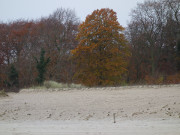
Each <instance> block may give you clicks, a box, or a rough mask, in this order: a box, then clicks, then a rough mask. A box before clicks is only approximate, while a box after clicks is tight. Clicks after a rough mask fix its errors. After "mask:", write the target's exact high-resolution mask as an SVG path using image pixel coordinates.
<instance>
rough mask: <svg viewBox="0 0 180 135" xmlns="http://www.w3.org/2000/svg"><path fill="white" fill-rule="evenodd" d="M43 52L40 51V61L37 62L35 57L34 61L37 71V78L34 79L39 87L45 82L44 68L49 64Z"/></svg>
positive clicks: (48, 59)
mask: <svg viewBox="0 0 180 135" xmlns="http://www.w3.org/2000/svg"><path fill="white" fill-rule="evenodd" d="M44 55H45V50H44V49H41V56H40V59H39V61H38V59H37V58H36V57H35V60H36V63H37V65H36V68H37V70H38V77H37V78H36V80H37V82H38V84H39V85H42V84H43V82H44V80H45V76H44V75H45V73H46V67H47V64H48V63H49V62H50V58H49V57H48V58H47V59H45V56H44Z"/></svg>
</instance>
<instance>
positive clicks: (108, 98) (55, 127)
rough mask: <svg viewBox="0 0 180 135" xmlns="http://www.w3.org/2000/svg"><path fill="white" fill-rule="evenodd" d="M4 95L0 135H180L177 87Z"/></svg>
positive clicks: (120, 88)
mask: <svg viewBox="0 0 180 135" xmlns="http://www.w3.org/2000/svg"><path fill="white" fill-rule="evenodd" d="M8 95H9V97H4V98H2V97H0V135H39V134H41V135H112V134H113V135H120V134H123V135H180V85H172V86H149V87H148V86H144V87H143V86H134V87H108V88H91V89H88V88H83V89H64V90H60V91H58V90H49V91H45V90H44V91H43V90H39V91H36V90H22V91H21V92H20V93H17V94H15V93H9V94H8ZM114 115H115V122H116V123H114V117H113V116H114Z"/></svg>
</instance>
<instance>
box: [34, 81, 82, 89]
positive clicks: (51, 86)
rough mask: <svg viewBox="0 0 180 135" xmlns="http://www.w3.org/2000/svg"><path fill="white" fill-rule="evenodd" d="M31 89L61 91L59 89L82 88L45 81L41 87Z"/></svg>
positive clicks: (75, 85) (80, 86) (78, 85)
mask: <svg viewBox="0 0 180 135" xmlns="http://www.w3.org/2000/svg"><path fill="white" fill-rule="evenodd" d="M32 88H33V89H61V88H84V86H83V85H81V84H73V83H72V84H64V83H57V82H55V81H45V82H44V83H43V85H41V86H35V87H32Z"/></svg>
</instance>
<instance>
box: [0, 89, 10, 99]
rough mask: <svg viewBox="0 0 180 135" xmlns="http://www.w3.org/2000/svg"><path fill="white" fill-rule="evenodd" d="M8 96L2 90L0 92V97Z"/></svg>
mask: <svg viewBox="0 0 180 135" xmlns="http://www.w3.org/2000/svg"><path fill="white" fill-rule="evenodd" d="M7 96H8V94H7V93H6V92H5V91H4V90H0V97H7Z"/></svg>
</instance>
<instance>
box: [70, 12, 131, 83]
mask: <svg viewBox="0 0 180 135" xmlns="http://www.w3.org/2000/svg"><path fill="white" fill-rule="evenodd" d="M123 30H124V28H123V27H122V26H121V25H120V24H119V23H118V21H117V16H116V13H115V12H114V11H113V10H110V9H108V8H106V9H101V10H95V11H94V12H93V13H92V14H91V15H88V16H87V17H86V20H85V22H83V23H82V24H81V25H80V26H79V33H78V34H77V39H78V40H79V45H78V47H77V48H76V49H74V50H73V51H72V53H73V58H74V59H75V61H76V73H75V76H74V78H75V79H77V81H78V82H79V83H82V84H84V85H88V86H95V85H103V86H104V85H115V84H119V83H120V82H121V81H122V76H123V75H124V73H125V72H126V71H127V69H126V67H127V57H128V56H129V50H128V47H127V41H126V40H125V38H124V35H123V34H122V31H123Z"/></svg>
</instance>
